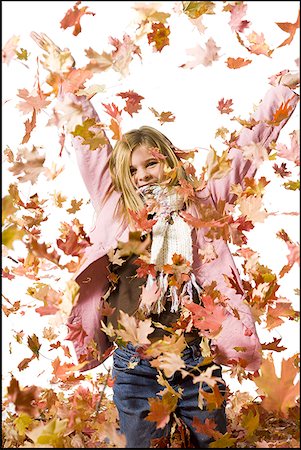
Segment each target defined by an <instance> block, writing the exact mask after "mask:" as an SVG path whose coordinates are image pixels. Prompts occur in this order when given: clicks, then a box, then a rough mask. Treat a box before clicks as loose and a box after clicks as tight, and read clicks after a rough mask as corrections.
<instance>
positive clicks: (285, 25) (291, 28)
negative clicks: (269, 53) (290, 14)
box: [276, 10, 300, 48]
mask: <svg viewBox="0 0 301 450" xmlns="http://www.w3.org/2000/svg"><path fill="white" fill-rule="evenodd" d="M276 25H278V27H279V28H281V30H282V31H285V32H286V33H289V37H288V38H287V39H285V40H284V41H283V42H282V43H281V44H280V45H278V47H277V48H279V47H283V46H284V45H289V44H290V43H291V42H292V40H293V39H294V36H295V34H296V31H297V29H298V28H300V10H299V11H298V17H297V20H296V22H295V23H289V22H276Z"/></svg>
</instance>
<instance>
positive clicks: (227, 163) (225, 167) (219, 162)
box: [206, 147, 232, 179]
mask: <svg viewBox="0 0 301 450" xmlns="http://www.w3.org/2000/svg"><path fill="white" fill-rule="evenodd" d="M228 156H229V152H228V150H224V151H223V153H222V155H221V156H218V154H217V153H216V151H215V149H214V148H213V147H210V152H209V153H208V156H207V160H206V167H207V173H208V178H212V179H220V178H223V177H225V176H226V175H227V174H228V173H229V172H230V170H231V162H232V159H229V158H228Z"/></svg>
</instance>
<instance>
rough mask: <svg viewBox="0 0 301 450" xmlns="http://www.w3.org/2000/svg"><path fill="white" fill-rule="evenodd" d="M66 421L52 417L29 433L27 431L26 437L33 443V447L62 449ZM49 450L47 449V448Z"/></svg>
mask: <svg viewBox="0 0 301 450" xmlns="http://www.w3.org/2000/svg"><path fill="white" fill-rule="evenodd" d="M67 425H68V419H59V418H56V417H54V418H53V419H52V420H50V421H48V422H46V424H44V423H42V424H41V425H39V426H37V427H35V428H34V429H33V430H31V431H27V432H26V434H27V436H28V437H29V438H30V439H31V440H32V441H33V443H34V445H35V446H46V445H47V447H48V446H50V448H51V447H55V448H62V447H63V445H64V441H63V435H64V433H65V431H66V429H67ZM48 448H49V447H48Z"/></svg>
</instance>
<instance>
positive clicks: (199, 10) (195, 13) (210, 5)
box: [182, 1, 215, 19]
mask: <svg viewBox="0 0 301 450" xmlns="http://www.w3.org/2000/svg"><path fill="white" fill-rule="evenodd" d="M182 5H183V12H184V13H185V14H187V16H188V17H189V18H191V19H197V18H198V17H200V16H202V15H203V14H215V13H214V8H215V3H214V2H187V1H182Z"/></svg>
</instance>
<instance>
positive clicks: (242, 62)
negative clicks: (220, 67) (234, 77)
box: [226, 57, 252, 69]
mask: <svg viewBox="0 0 301 450" xmlns="http://www.w3.org/2000/svg"><path fill="white" fill-rule="evenodd" d="M251 62H252V60H251V59H243V58H231V57H229V58H227V60H226V64H227V67H229V69H240V68H241V67H244V66H247V65H248V64H251Z"/></svg>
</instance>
